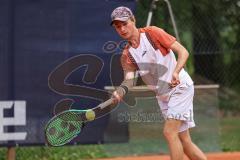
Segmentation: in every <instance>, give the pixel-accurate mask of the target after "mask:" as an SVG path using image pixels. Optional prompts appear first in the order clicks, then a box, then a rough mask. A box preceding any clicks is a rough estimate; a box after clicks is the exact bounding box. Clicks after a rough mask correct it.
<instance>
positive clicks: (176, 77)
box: [170, 72, 180, 88]
mask: <svg viewBox="0 0 240 160" xmlns="http://www.w3.org/2000/svg"><path fill="white" fill-rule="evenodd" d="M178 84H180V80H179V73H177V72H173V75H172V80H171V84H170V87H171V88H174V87H176V86H177V85H178Z"/></svg>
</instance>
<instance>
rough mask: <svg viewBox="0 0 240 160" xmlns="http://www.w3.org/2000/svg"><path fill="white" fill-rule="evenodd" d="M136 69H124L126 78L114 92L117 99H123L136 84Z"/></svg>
mask: <svg viewBox="0 0 240 160" xmlns="http://www.w3.org/2000/svg"><path fill="white" fill-rule="evenodd" d="M134 76H135V72H134V71H126V70H125V71H124V80H123V82H122V83H121V85H120V86H119V87H117V89H116V90H115V91H114V92H113V96H114V97H115V98H116V99H117V101H118V102H119V101H121V99H122V98H123V97H124V96H125V95H126V94H127V93H128V90H129V89H130V88H132V87H133V84H134Z"/></svg>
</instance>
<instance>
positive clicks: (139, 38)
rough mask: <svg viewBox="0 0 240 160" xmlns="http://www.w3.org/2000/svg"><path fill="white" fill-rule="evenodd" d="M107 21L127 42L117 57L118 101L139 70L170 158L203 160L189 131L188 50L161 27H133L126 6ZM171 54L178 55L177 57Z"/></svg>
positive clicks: (190, 84) (191, 92)
mask: <svg viewBox="0 0 240 160" xmlns="http://www.w3.org/2000/svg"><path fill="white" fill-rule="evenodd" d="M111 20H112V21H111V25H112V26H113V27H114V28H115V30H116V32H117V33H118V34H119V36H120V37H121V38H123V39H125V40H127V41H128V44H127V45H126V47H125V49H124V50H123V52H122V56H121V64H122V68H123V70H124V81H123V82H122V84H121V85H120V86H119V87H118V88H117V89H116V91H114V93H113V96H114V97H116V98H117V99H118V101H120V100H121V99H122V98H123V96H124V95H125V94H126V93H127V91H128V89H129V88H131V87H133V79H134V75H135V72H136V71H137V72H139V74H140V75H141V77H142V79H143V81H144V82H145V83H146V85H147V86H148V87H149V88H150V89H152V90H153V91H154V92H155V93H156V98H157V100H158V103H159V106H160V109H161V111H162V114H163V116H164V119H165V122H164V129H163V134H164V136H165V138H166V140H167V142H168V147H169V150H170V157H171V160H183V155H184V153H185V154H186V155H187V156H188V157H189V159H191V160H206V159H207V158H206V156H205V155H204V153H203V152H202V151H201V150H200V149H199V148H198V147H197V146H196V145H195V144H194V143H193V142H192V140H191V137H190V133H189V128H192V127H194V126H195V123H194V119H193V96H194V86H193V81H192V79H191V77H190V76H189V75H188V73H187V72H186V71H185V70H184V65H185V63H186V61H187V59H188V56H189V53H188V51H187V50H186V49H185V48H184V47H183V46H182V45H181V44H180V43H179V42H177V41H176V38H174V37H173V36H171V35H169V34H168V33H166V32H165V31H164V30H163V29H161V28H158V27H155V26H150V27H145V28H137V27H136V20H135V18H134V15H133V13H132V11H131V10H130V9H129V8H127V7H123V6H121V7H118V8H116V9H115V10H113V12H112V14H111ZM174 53H176V54H177V55H178V59H177V60H176V58H175V55H174Z"/></svg>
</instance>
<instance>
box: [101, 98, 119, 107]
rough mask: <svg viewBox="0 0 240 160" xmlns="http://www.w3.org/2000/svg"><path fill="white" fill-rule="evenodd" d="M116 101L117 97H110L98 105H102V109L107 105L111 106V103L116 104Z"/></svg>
mask: <svg viewBox="0 0 240 160" xmlns="http://www.w3.org/2000/svg"><path fill="white" fill-rule="evenodd" d="M114 102H115V99H114V98H110V99H109V100H107V101H105V102H103V103H101V104H99V105H98V107H100V108H101V109H104V108H105V107H107V106H109V105H111V104H114Z"/></svg>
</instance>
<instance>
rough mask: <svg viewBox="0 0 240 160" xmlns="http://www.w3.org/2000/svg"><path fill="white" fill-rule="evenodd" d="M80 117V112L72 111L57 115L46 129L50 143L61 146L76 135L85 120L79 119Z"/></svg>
mask: <svg viewBox="0 0 240 160" xmlns="http://www.w3.org/2000/svg"><path fill="white" fill-rule="evenodd" d="M78 118H79V116H78V114H75V113H70V112H65V113H64V114H60V115H58V116H57V117H55V118H54V119H53V120H52V121H51V122H50V123H49V125H48V126H47V129H46V138H47V140H48V143H49V144H51V145H52V146H60V145H63V144H66V143H68V142H69V141H70V140H72V139H73V138H74V137H76V136H77V135H78V134H79V133H80V132H81V129H82V127H83V122H82V121H77V119H78Z"/></svg>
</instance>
